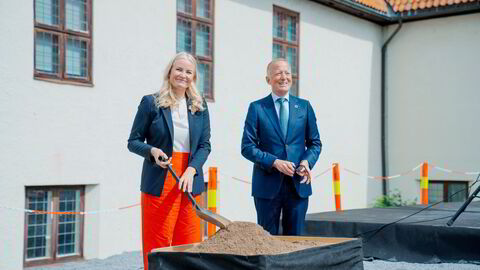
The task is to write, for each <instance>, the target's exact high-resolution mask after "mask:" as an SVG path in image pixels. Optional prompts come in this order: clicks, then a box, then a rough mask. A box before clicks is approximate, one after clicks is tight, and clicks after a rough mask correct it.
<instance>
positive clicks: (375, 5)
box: [354, 0, 411, 13]
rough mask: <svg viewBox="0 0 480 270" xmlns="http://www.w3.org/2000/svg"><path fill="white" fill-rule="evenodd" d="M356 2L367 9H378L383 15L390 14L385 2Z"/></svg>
mask: <svg viewBox="0 0 480 270" xmlns="http://www.w3.org/2000/svg"><path fill="white" fill-rule="evenodd" d="M354 1H355V2H357V3H360V4H362V5H364V6H366V7H369V8H373V9H376V10H378V11H380V12H383V13H387V12H388V8H387V3H386V2H385V0H354ZM410 1H411V0H410Z"/></svg>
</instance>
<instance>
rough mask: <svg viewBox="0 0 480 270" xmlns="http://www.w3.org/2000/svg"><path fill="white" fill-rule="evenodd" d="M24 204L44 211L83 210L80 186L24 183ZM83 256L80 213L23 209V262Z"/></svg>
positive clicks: (31, 263) (38, 262) (82, 190)
mask: <svg viewBox="0 0 480 270" xmlns="http://www.w3.org/2000/svg"><path fill="white" fill-rule="evenodd" d="M25 203H26V208H27V209H30V210H37V211H45V212H81V211H84V187H78V186H72V187H27V189H26V198H25ZM81 257H83V216H81V215H75V214H51V213H43V212H37V213H26V214H25V245H24V264H25V266H33V265H39V264H46V263H52V262H56V261H65V260H70V259H76V258H81Z"/></svg>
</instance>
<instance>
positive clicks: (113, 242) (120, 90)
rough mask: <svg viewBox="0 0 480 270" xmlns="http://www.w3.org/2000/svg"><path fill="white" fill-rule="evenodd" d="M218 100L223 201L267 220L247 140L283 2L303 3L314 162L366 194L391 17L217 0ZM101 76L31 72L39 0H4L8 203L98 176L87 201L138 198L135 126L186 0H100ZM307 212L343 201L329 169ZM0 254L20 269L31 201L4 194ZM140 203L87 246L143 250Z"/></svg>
mask: <svg viewBox="0 0 480 270" xmlns="http://www.w3.org/2000/svg"><path fill="white" fill-rule="evenodd" d="M215 2H216V4H215V43H214V46H215V49H214V53H215V73H214V87H215V102H213V103H209V109H210V114H211V126H212V149H213V150H212V154H211V156H210V158H209V160H208V161H207V164H206V166H205V169H207V167H208V166H217V167H218V171H219V181H220V185H219V198H220V199H219V211H220V213H221V214H222V215H224V216H226V217H228V218H231V219H232V220H246V221H255V220H256V214H255V209H254V206H253V199H252V197H251V195H250V192H251V191H250V188H251V186H250V185H248V184H245V183H242V182H239V181H235V180H234V179H233V178H232V176H233V177H238V178H240V179H243V180H246V181H250V180H251V171H252V164H251V163H250V162H249V161H247V160H245V159H244V158H243V157H242V156H241V154H240V141H241V136H242V131H243V121H244V119H245V116H246V111H247V108H248V104H249V103H250V102H251V101H253V100H256V99H259V98H262V97H264V96H265V95H267V94H268V93H269V91H270V90H269V89H268V85H267V84H266V82H265V79H264V77H265V68H266V65H267V63H268V61H269V60H270V59H271V57H272V10H273V5H274V4H275V5H278V6H281V7H284V8H287V9H291V10H294V11H297V12H299V13H300V20H301V22H300V96H301V97H303V98H307V99H309V100H310V101H311V103H312V105H313V107H314V109H315V113H316V115H317V120H318V125H319V130H320V134H321V139H322V142H323V143H324V148H323V151H322V154H321V156H320V159H319V161H318V163H317V165H316V166H315V170H314V172H313V175H314V176H316V175H318V174H320V173H321V172H322V171H323V170H325V169H327V168H329V167H330V166H331V164H332V163H333V162H339V163H340V166H341V168H342V167H346V168H349V169H352V170H354V171H358V172H360V173H361V174H362V176H356V175H348V174H346V173H345V172H344V171H341V177H342V183H341V186H342V203H343V207H344V208H345V209H348V208H361V207H365V206H367V204H369V203H370V202H371V200H372V198H374V197H376V196H377V195H379V193H380V183H379V182H377V181H372V180H367V179H366V177H364V176H365V175H367V174H369V175H379V174H380V150H379V138H380V130H379V108H380V105H379V84H380V81H379V78H380V77H379V74H380V72H379V64H380V44H381V40H382V31H381V28H380V27H379V26H377V25H374V24H371V23H369V22H366V21H363V20H360V19H358V18H355V17H352V16H349V15H345V14H343V13H340V12H337V11H335V10H333V9H330V8H327V7H325V6H322V5H319V4H315V3H313V2H310V1H254V0H249V1H239V0H238V1H237V0H216V1H215ZM93 16H94V17H93V29H94V30H93V59H94V60H93V82H94V86H93V87H83V86H73V85H65V84H56V83H50V82H44V81H39V80H34V79H33V55H32V52H33V8H32V3H31V2H28V1H2V2H1V3H0V27H1V30H2V31H0V40H4V41H6V40H8V42H1V43H0V54H1V59H2V60H1V61H0V87H1V89H2V90H1V91H0V130H1V132H0V139H1V141H3V142H4V144H3V146H2V151H1V152H0V171H1V174H0V183H1V186H2V189H0V206H3V207H5V206H6V207H15V208H24V207H25V186H33V185H42V186H44V185H86V186H87V188H86V196H85V202H86V209H85V210H86V211H94V210H107V209H116V208H118V207H122V206H127V205H131V204H135V203H138V202H139V200H140V191H139V182H140V173H141V163H142V159H141V158H140V157H138V156H136V155H134V154H131V153H129V152H128V150H127V148H126V142H127V138H128V135H129V132H130V128H131V124H132V121H133V117H134V115H135V113H136V109H137V106H138V103H139V101H140V99H141V97H142V96H143V95H145V94H149V93H153V92H154V91H155V89H158V88H159V86H160V83H161V76H162V74H163V68H164V67H165V65H166V64H167V62H168V60H169V59H170V58H171V57H172V56H173V55H174V53H175V36H176V34H175V29H176V12H175V1H154V0H150V1H141V3H135V5H134V7H132V4H131V3H130V2H129V1H94V6H93ZM312 185H313V188H314V195H313V196H312V197H311V199H310V207H309V213H312V212H319V211H330V210H333V209H334V203H333V191H332V179H331V172H328V173H327V174H325V175H323V176H321V177H319V178H317V179H315V180H314V182H313V183H312ZM0 213H1V215H2V219H1V220H2V221H1V222H0V231H2V232H3V233H2V234H1V236H0V241H1V243H2V245H0V268H1V269H21V267H22V262H23V257H22V256H23V235H24V214H23V213H22V212H21V211H14V210H8V209H5V208H0ZM140 248H141V236H140V208H139V207H133V208H129V209H126V210H121V211H114V212H106V213H101V214H94V215H87V216H86V217H85V234H84V256H85V258H87V259H90V258H104V257H107V256H110V255H113V254H118V253H121V252H123V251H131V250H139V249H140Z"/></svg>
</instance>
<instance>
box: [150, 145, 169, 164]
mask: <svg viewBox="0 0 480 270" xmlns="http://www.w3.org/2000/svg"><path fill="white" fill-rule="evenodd" d="M150 153H151V154H152V156H153V158H154V159H155V163H156V164H157V165H158V166H160V167H162V168H164V169H166V168H167V166H168V164H170V162H171V161H172V158H168V156H167V154H165V153H164V152H163V151H162V150H161V149H158V148H156V147H152V149H151V150H150Z"/></svg>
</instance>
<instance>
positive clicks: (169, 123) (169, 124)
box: [161, 107, 173, 142]
mask: <svg viewBox="0 0 480 270" xmlns="http://www.w3.org/2000/svg"><path fill="white" fill-rule="evenodd" d="M161 110H162V112H163V116H164V117H165V121H166V122H167V127H168V131H169V133H170V138H171V139H172V142H173V121H172V112H171V110H170V107H169V108H164V109H161Z"/></svg>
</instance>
